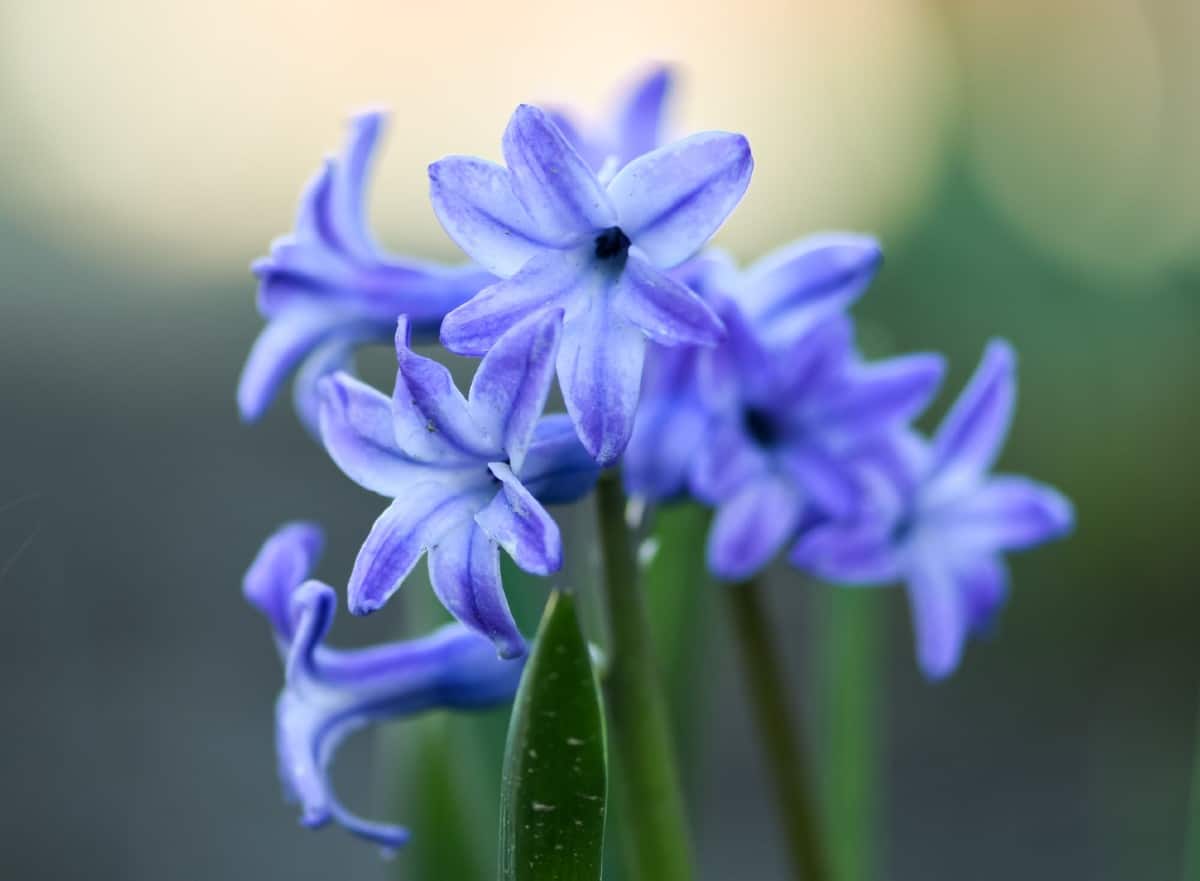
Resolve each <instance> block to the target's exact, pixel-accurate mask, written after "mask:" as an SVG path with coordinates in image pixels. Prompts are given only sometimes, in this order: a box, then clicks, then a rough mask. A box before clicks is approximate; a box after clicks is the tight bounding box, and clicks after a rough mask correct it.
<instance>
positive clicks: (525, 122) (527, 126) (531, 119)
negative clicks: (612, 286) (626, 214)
mask: <svg viewBox="0 0 1200 881" xmlns="http://www.w3.org/2000/svg"><path fill="white" fill-rule="evenodd" d="M503 149H504V161H505V163H507V165H508V170H509V174H510V175H511V180H512V188H513V192H514V193H515V194H516V196H517V198H518V199H519V200H520V201H521V204H522V205H524V206H525V210H526V211H527V212H528V213H529V216H530V217H532V218H533V221H534V223H535V224H536V227H537V228H538V229H539V230H546V231H548V232H549V233H550V234H551V235H564V236H580V237H583V236H588V235H590V234H592V233H594V232H596V231H598V230H602V229H607V228H608V227H611V226H616V223H617V220H616V212H615V211H614V209H613V206H612V203H611V202H610V201H609V199H608V194H607V193H605V192H604V188H603V187H601V186H600V182H599V181H597V180H596V175H595V174H594V173H593V172H592V170H591V169H589V168H588V166H587V163H586V162H584V160H583V157H582V156H580V155H579V154H578V153H577V152H576V151H575V148H574V147H572V146H571V145H570V144H569V143H568V142H567V139H566V138H565V137H563V133H562V132H561V131H559V129H558V127H557V126H556V125H555V124H554V123H553V121H551V120H550V119H549V118H548V117H547V116H546V113H545V112H544V111H543V110H541V109H540V108H538V107H533V106H531V105H529V104H522V105H521V106H520V107H518V108H517V109H516V111H515V112H514V113H513V115H512V118H511V119H510V120H509V123H508V128H507V129H505V132H504V141H503Z"/></svg>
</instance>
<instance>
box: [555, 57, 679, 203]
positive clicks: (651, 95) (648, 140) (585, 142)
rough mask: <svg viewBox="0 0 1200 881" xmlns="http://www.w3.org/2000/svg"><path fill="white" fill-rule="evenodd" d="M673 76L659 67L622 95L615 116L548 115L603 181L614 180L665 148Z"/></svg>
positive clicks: (651, 70)
mask: <svg viewBox="0 0 1200 881" xmlns="http://www.w3.org/2000/svg"><path fill="white" fill-rule="evenodd" d="M672 85H673V77H672V75H671V71H670V69H669V68H667V67H665V66H661V65H660V66H656V67H653V68H651V69H650V70H648V71H647V72H646V73H645V74H643V75H642V76H641V77H640V78H638V79H637V80H636V81H635V82H634V83H633V84H632V86H631V87H630V88H629V89H627V90H626V91H625V92H623V93H622V94H621V96H620V98H619V100H618V101H617V104H616V107H615V108H614V109H613V112H612V114H610V115H609V116H608V117H606V118H605V119H603V120H600V121H597V122H595V123H591V124H589V123H586V122H583V121H580V120H577V119H576V118H575V117H574V116H573V115H572V114H571V113H569V112H567V111H565V110H554V111H550V113H549V116H550V118H551V119H552V120H553V121H554V124H555V125H557V126H558V128H559V131H561V132H562V133H563V134H564V135H565V136H566V138H567V140H568V141H570V142H571V145H572V146H573V147H574V148H575V149H576V150H578V151H579V155H580V156H582V157H583V158H584V161H586V162H587V163H588V165H589V166H591V168H592V170H593V171H595V172H596V174H597V175H599V176H600V178H601V179H602V180H605V179H607V178H610V177H612V175H613V174H616V173H617V172H618V171H620V170H621V169H622V168H624V167H625V166H626V165H628V164H629V163H630V162H632V161H633V160H634V159H636V158H637V157H639V156H641V155H643V154H644V153H649V152H650V151H651V150H655V149H657V148H658V147H660V146H662V136H663V127H664V123H665V118H664V117H665V116H666V104H667V99H668V98H669V97H670V93H671V88H672Z"/></svg>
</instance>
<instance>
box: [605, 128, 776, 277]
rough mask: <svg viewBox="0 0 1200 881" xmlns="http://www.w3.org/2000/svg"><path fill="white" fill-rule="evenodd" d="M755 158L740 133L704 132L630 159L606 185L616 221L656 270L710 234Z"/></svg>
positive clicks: (735, 198) (743, 187)
mask: <svg viewBox="0 0 1200 881" xmlns="http://www.w3.org/2000/svg"><path fill="white" fill-rule="evenodd" d="M753 167H754V160H753V158H751V155H750V145H749V144H748V143H747V142H746V139H745V138H743V137H742V136H741V135H731V134H727V133H725V132H705V133H703V134H698V135H693V136H692V137H690V138H685V139H684V140H682V141H676V142H675V143H674V144H669V145H667V146H666V147H660V148H659V149H657V150H655V151H654V152H652V153H647V154H645V155H644V156H640V157H638V158H637V159H635V160H633V161H632V162H630V163H629V164H628V165H626V166H625V167H624V168H622V169H621V170H620V171H619V172H617V176H616V177H614V178H613V180H612V183H611V184H609V186H608V193H609V196H611V197H612V200H613V204H615V205H616V207H617V215H618V217H619V218H620V220H619V224H620V226H621V229H623V230H624V231H625V234H626V235H628V236H629V238H630V239H631V240H632V241H633V243H634V244H635V245H637V247H639V248H640V249H641V250H642V251H643V252H645V253H646V254H647V255H648V256H649V258H650V262H651V263H653V264H654V265H655V266H657V267H659V268H660V269H668V268H670V267H672V266H675V265H677V264H679V263H682V262H683V261H684V260H686V259H687V258H688V257H690V256H692V255H693V254H695V253H696V252H697V251H699V250H700V248H701V246H703V245H704V243H705V242H707V241H708V240H709V238H711V237H712V234H713V233H715V232H716V231H717V228H718V227H720V225H721V224H722V223H724V222H725V218H726V217H727V216H728V215H729V212H731V211H732V210H733V209H734V207H735V206H736V205H737V203H738V202H739V201H741V198H742V195H743V194H744V193H745V192H746V187H747V186H748V185H749V184H750V172H751V170H752V169H753Z"/></svg>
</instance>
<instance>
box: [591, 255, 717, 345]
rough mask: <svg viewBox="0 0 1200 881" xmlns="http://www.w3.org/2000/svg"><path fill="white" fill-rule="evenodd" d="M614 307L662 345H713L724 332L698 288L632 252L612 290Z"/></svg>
mask: <svg viewBox="0 0 1200 881" xmlns="http://www.w3.org/2000/svg"><path fill="white" fill-rule="evenodd" d="M613 309H615V310H616V311H617V312H618V313H619V314H620V315H622V316H623V317H624V318H626V319H628V320H629V321H631V322H633V323H634V324H636V325H637V326H638V327H640V328H641V329H642V330H643V331H644V332H645V333H646V334H647V335H648V336H649V337H650V338H651V339H652V340H654V341H655V342H657V343H662V344H663V345H668V346H672V345H679V344H682V343H690V344H692V345H698V346H713V345H716V344H717V343H718V342H720V341H721V338H722V337H723V336H724V335H725V328H724V325H723V324H722V323H721V319H720V318H718V317H717V315H716V313H715V312H713V310H712V307H710V306H709V305H708V304H707V303H706V302H704V300H702V299H700V297H699V296H698V295H697V294H696V292H695V291H692V290H690V289H689V288H687V287H685V286H684V285H682V284H680V283H679V282H677V281H675V280H674V279H673V278H671V277H670V276H669V275H666V274H665V273H662V272H659V271H658V270H657V269H655V268H654V267H653V266H651V265H650V264H649V263H647V262H646V261H645V260H642V259H641V258H640V257H637V256H635V255H633V254H630V255H629V259H628V260H627V261H626V263H625V271H624V272H622V273H621V277H620V280H619V281H618V282H617V286H616V289H615V290H614V291H613Z"/></svg>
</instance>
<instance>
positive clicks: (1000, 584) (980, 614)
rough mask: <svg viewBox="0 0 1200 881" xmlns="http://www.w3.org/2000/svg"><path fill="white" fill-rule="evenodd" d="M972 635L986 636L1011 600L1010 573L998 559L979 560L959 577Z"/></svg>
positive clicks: (987, 557) (990, 557) (988, 557)
mask: <svg viewBox="0 0 1200 881" xmlns="http://www.w3.org/2000/svg"><path fill="white" fill-rule="evenodd" d="M959 583H960V584H961V587H962V591H963V602H964V605H965V607H966V615H967V628H968V631H969V632H970V633H987V632H989V631H990V630H992V629H993V628H994V627H995V624H996V617H997V616H998V615H999V614H1000V610H1001V609H1002V608H1004V604H1005V602H1007V600H1008V569H1007V567H1005V565H1004V561H1003V560H1001V559H1000V558H999V557H992V556H985V557H980V558H979V559H978V560H976V561H975V562H974V563H973V564H972V565H971V566H969V567H968V568H967V569H966V570H965V571H964V572H963V573H962V575H961V576H960V578H959Z"/></svg>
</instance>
